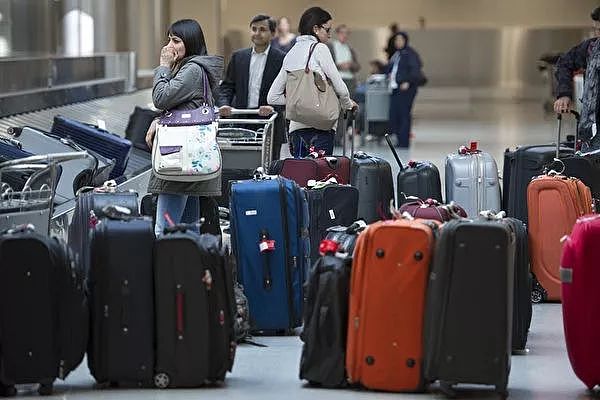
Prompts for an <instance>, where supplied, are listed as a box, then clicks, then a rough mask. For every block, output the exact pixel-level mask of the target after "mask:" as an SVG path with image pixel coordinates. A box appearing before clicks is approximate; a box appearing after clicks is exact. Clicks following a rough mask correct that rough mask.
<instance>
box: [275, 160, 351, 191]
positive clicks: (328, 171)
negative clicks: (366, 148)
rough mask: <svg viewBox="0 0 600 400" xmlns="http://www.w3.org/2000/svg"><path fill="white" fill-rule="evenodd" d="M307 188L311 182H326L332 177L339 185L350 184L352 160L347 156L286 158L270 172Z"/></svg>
mask: <svg viewBox="0 0 600 400" xmlns="http://www.w3.org/2000/svg"><path fill="white" fill-rule="evenodd" d="M269 173H271V174H278V175H281V176H283V177H286V178H288V179H291V180H293V181H295V182H296V183H297V184H298V185H300V186H302V187H306V186H307V183H308V181H309V180H311V179H314V180H317V181H324V180H327V179H329V178H331V177H334V178H336V180H337V183H339V184H343V185H347V184H349V183H350V159H349V158H348V157H345V156H325V157H319V158H286V159H285V160H283V161H279V162H276V163H275V164H274V165H273V167H272V168H271V169H270V170H269Z"/></svg>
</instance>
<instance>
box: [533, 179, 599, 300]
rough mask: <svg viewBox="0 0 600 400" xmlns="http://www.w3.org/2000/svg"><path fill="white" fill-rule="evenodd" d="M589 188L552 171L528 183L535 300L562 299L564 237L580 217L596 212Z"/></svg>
mask: <svg viewBox="0 0 600 400" xmlns="http://www.w3.org/2000/svg"><path fill="white" fill-rule="evenodd" d="M592 202H593V200H592V195H591V193H590V189H589V188H588V187H587V186H585V184H584V183H583V182H581V181H580V180H579V179H577V178H568V177H566V176H564V175H558V174H551V175H542V176H538V177H537V178H534V179H533V180H532V181H531V182H530V183H529V186H528V187H527V207H528V214H529V227H528V229H529V246H530V247H529V249H530V256H531V270H532V272H533V274H534V275H535V277H536V279H537V281H538V282H539V285H535V287H534V290H533V293H532V300H533V301H534V302H541V301H544V300H550V301H560V300H561V294H560V274H559V268H560V253H561V249H562V244H561V239H562V238H563V237H564V236H565V235H568V234H570V233H571V229H573V225H574V224H575V221H576V220H577V218H579V217H581V216H582V215H584V214H590V213H592V212H593V207H592Z"/></svg>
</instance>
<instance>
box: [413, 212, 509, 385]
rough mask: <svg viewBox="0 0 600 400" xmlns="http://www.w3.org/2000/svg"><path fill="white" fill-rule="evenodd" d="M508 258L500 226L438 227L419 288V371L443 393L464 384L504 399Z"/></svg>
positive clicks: (504, 227)
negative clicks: (488, 388) (422, 297)
mask: <svg viewBox="0 0 600 400" xmlns="http://www.w3.org/2000/svg"><path fill="white" fill-rule="evenodd" d="M514 256H515V235H514V233H513V231H512V230H511V228H510V227H509V225H508V224H506V223H497V222H496V221H495V220H485V219H481V218H478V219H475V220H468V219H460V220H452V221H450V222H448V223H446V224H445V225H444V229H442V230H441V234H440V237H439V239H438V241H437V243H436V249H435V256H434V260H433V263H432V267H431V273H430V275H429V287H428V290H427V309H426V313H425V349H426V351H425V361H424V363H425V366H424V367H425V377H426V379H427V380H428V381H429V382H433V381H438V380H439V381H440V385H441V388H442V390H443V391H446V392H447V394H451V395H453V394H454V393H453V388H452V387H453V386H454V385H456V384H472V385H493V386H495V389H496V391H497V392H498V393H499V394H501V395H502V397H506V395H507V391H506V390H507V384H508V375H509V371H510V359H511V342H512V319H513V285H514ZM485 282H488V284H486V283H485Z"/></svg>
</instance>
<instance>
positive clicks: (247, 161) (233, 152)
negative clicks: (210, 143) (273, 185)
mask: <svg viewBox="0 0 600 400" xmlns="http://www.w3.org/2000/svg"><path fill="white" fill-rule="evenodd" d="M231 113H232V116H239V117H238V118H219V120H218V122H219V131H218V133H217V142H218V143H219V147H220V149H221V155H222V157H223V168H224V169H240V168H245V169H252V171H254V170H255V169H256V168H257V167H263V168H267V167H268V166H269V164H270V163H271V161H272V159H271V153H272V149H273V135H274V129H275V120H276V119H277V113H273V114H272V115H271V116H269V117H268V118H263V117H258V118H248V116H258V110H241V109H233V110H232V112H231ZM242 116H245V117H246V118H242ZM254 128H256V129H254Z"/></svg>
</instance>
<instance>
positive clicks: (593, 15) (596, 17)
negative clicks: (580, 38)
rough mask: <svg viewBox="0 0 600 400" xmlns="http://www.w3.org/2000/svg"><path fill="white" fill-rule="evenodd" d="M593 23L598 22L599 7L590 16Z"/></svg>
mask: <svg viewBox="0 0 600 400" xmlns="http://www.w3.org/2000/svg"><path fill="white" fill-rule="evenodd" d="M590 16H591V17H592V19H593V20H594V21H600V7H597V8H596V9H595V10H594V11H592V14H591V15H590Z"/></svg>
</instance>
